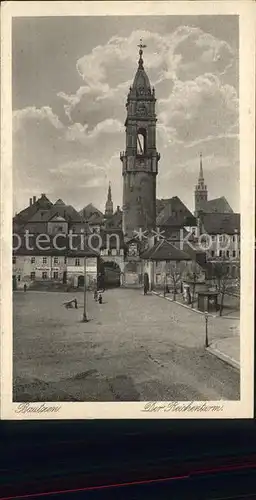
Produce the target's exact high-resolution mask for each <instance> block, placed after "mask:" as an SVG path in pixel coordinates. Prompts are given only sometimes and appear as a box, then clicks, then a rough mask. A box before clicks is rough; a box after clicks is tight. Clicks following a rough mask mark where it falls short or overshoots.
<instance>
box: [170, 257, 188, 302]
mask: <svg viewBox="0 0 256 500" xmlns="http://www.w3.org/2000/svg"><path fill="white" fill-rule="evenodd" d="M167 269H168V274H169V276H170V278H171V281H172V286H173V300H174V301H175V300H176V295H177V293H178V285H179V284H180V283H181V278H182V273H183V270H184V263H183V262H177V261H175V262H174V261H173V262H169V263H168V265H167Z"/></svg>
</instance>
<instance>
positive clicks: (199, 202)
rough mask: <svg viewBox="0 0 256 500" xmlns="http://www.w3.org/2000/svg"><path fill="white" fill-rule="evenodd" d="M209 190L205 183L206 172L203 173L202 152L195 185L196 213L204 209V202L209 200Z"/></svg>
mask: <svg viewBox="0 0 256 500" xmlns="http://www.w3.org/2000/svg"><path fill="white" fill-rule="evenodd" d="M207 198H208V191H207V186H206V185H205V183H204V173H203V159H202V153H200V169H199V177H198V183H197V185H196V187H195V214H198V212H199V211H200V210H201V209H202V207H203V204H204V202H206V201H207Z"/></svg>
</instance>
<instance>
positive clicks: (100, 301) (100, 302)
mask: <svg viewBox="0 0 256 500" xmlns="http://www.w3.org/2000/svg"><path fill="white" fill-rule="evenodd" d="M99 304H102V295H101V293H100V294H99Z"/></svg>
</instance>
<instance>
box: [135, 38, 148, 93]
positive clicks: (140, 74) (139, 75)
mask: <svg viewBox="0 0 256 500" xmlns="http://www.w3.org/2000/svg"><path fill="white" fill-rule="evenodd" d="M138 47H139V49H140V50H139V60H138V68H137V72H136V75H135V78H134V81H133V85H132V87H131V91H135V92H136V91H139V92H140V93H141V92H142V89H144V92H145V93H146V94H148V93H149V94H151V87H150V82H149V78H148V75H147V73H146V71H145V69H144V61H143V58H142V56H143V49H144V48H146V45H145V44H143V43H142V39H140V43H139V45H138Z"/></svg>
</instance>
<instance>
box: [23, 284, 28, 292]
mask: <svg viewBox="0 0 256 500" xmlns="http://www.w3.org/2000/svg"><path fill="white" fill-rule="evenodd" d="M23 290H24V292H26V291H27V285H26V283H25V284H24V287H23Z"/></svg>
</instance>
